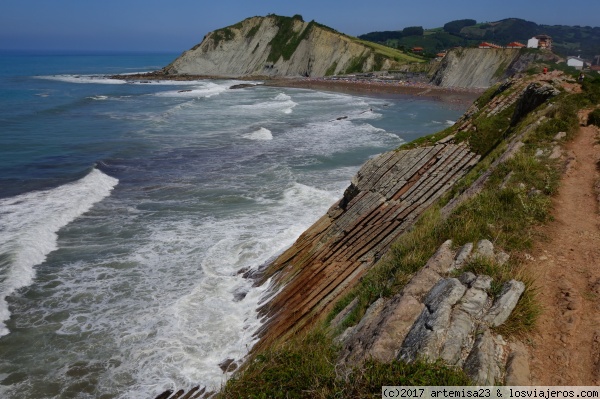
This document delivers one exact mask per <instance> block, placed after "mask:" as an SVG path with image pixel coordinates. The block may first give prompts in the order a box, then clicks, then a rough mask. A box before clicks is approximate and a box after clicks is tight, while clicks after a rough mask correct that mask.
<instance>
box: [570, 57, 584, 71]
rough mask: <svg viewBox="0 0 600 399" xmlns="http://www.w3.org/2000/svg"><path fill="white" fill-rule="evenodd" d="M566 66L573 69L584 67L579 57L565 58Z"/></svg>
mask: <svg viewBox="0 0 600 399" xmlns="http://www.w3.org/2000/svg"><path fill="white" fill-rule="evenodd" d="M567 65H568V66H571V67H575V68H576V69H583V67H584V66H585V61H584V60H582V59H581V58H579V57H569V58H567Z"/></svg>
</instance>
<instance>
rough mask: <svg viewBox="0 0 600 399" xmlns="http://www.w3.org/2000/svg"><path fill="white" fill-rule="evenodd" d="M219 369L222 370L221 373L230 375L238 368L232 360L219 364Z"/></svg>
mask: <svg viewBox="0 0 600 399" xmlns="http://www.w3.org/2000/svg"><path fill="white" fill-rule="evenodd" d="M219 367H220V368H221V370H223V373H230V372H232V371H235V370H236V369H237V368H238V365H237V363H236V362H235V360H234V359H225V360H223V361H222V362H221V363H219Z"/></svg>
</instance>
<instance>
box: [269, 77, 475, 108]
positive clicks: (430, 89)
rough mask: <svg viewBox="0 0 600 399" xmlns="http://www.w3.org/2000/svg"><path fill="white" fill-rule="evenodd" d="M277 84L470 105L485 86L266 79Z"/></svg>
mask: <svg viewBox="0 0 600 399" xmlns="http://www.w3.org/2000/svg"><path fill="white" fill-rule="evenodd" d="M265 85H267V86H274V87H294V88H304V89H313V90H325V91H334V92H342V93H347V94H397V95H400V96H416V97H425V98H429V99H434V100H439V101H443V102H447V103H456V104H461V105H465V104H471V103H472V102H473V101H475V100H476V99H477V98H478V97H479V96H480V95H481V93H483V91H484V90H485V89H480V88H460V87H453V88H448V87H439V86H435V85H431V84H428V83H424V82H407V81H399V80H391V79H390V80H384V79H372V78H355V77H336V78H328V77H326V78H278V79H269V80H266V81H265Z"/></svg>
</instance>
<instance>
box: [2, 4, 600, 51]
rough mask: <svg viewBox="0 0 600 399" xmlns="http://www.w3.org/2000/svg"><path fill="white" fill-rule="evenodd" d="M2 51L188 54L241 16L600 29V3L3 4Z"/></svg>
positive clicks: (394, 26) (370, 24) (358, 30)
mask: <svg viewBox="0 0 600 399" xmlns="http://www.w3.org/2000/svg"><path fill="white" fill-rule="evenodd" d="M0 10H1V11H0V49H22V50H34V49H35V50H92V51H104V50H115V51H126V50H138V51H176V52H177V51H183V50H186V49H188V48H190V47H192V46H193V45H195V44H197V43H199V42H200V41H202V38H203V37H204V35H205V34H206V33H208V32H210V31H212V30H214V29H217V28H221V27H224V26H228V25H232V24H234V23H236V22H238V21H241V20H242V19H244V18H247V17H251V16H255V15H266V14H267V13H275V14H279V15H289V16H291V15H294V14H301V15H302V16H303V17H304V20H305V21H309V20H312V19H314V20H316V21H317V22H320V23H323V24H325V25H328V26H331V27H332V28H335V29H337V30H338V31H340V32H344V33H347V34H350V35H359V34H362V33H367V32H371V31H374V30H399V29H402V28H404V27H407V26H423V27H424V28H434V27H440V26H442V25H443V24H444V23H446V22H449V21H451V20H455V19H464V18H472V19H475V20H477V21H478V22H486V21H497V20H499V19H503V18H510V17H518V18H523V19H527V20H529V21H533V22H536V23H538V24H548V25H581V26H585V25H590V26H600V1H599V0H570V1H564V0H561V1H559V0H546V1H540V0H501V1H499V0H492V1H488V0H479V1H473V0H411V1H405V0H378V1H368V0H363V1H356V0H344V1H338V0H334V1H325V0H302V1H294V0H288V1H286V0H209V1H207V0H160V1H159V0H2V4H1V7H0Z"/></svg>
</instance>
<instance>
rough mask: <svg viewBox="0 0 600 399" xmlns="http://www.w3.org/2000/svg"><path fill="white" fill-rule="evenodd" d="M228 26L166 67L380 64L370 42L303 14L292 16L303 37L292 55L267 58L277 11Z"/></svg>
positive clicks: (387, 62)
mask: <svg viewBox="0 0 600 399" xmlns="http://www.w3.org/2000/svg"><path fill="white" fill-rule="evenodd" d="M226 29H227V31H228V32H229V34H230V35H231V37H228V38H224V37H223V36H224V33H223V32H222V31H223V30H221V31H214V32H210V33H209V34H207V35H206V37H205V38H204V40H203V41H202V43H200V44H198V45H197V46H194V47H193V48H192V49H190V50H188V51H186V52H184V53H183V54H182V55H181V56H180V57H178V58H177V59H176V60H175V61H173V62H172V63H171V64H170V65H168V66H167V67H166V68H165V69H164V72H165V73H167V74H169V75H211V76H223V77H242V76H244V77H249V76H271V77H274V76H310V77H321V76H325V75H328V74H329V75H331V74H338V73H344V71H345V70H347V69H348V68H349V67H351V66H352V65H353V63H356V62H357V60H360V61H361V65H360V67H361V70H363V71H371V70H372V69H373V68H375V66H376V64H377V57H376V54H375V52H374V51H373V50H372V49H371V48H370V47H368V46H365V45H363V44H361V43H359V42H358V41H356V40H353V39H351V38H350V37H348V36H345V35H342V34H339V33H337V32H334V31H332V30H329V29H324V28H322V27H321V26H319V25H317V24H314V23H308V22H304V21H302V20H294V21H293V26H292V32H290V35H298V36H303V37H304V39H303V40H302V41H300V43H299V44H298V46H297V48H296V49H295V51H294V52H293V54H291V55H290V56H289V59H285V58H284V57H280V58H279V59H277V60H271V61H270V60H269V58H270V57H269V55H270V53H271V49H272V44H271V42H272V40H273V39H274V38H275V37H276V36H277V33H278V32H279V29H280V27H279V26H278V23H277V17H275V16H267V17H252V18H248V19H245V20H244V21H242V22H240V23H239V24H236V25H234V26H230V27H228V28H226ZM289 39H290V40H291V36H290V38H289ZM379 57H382V56H381V55H380V56H379ZM399 66H400V64H399V63H398V62H396V61H395V60H393V59H391V58H389V57H384V56H383V61H382V63H381V65H379V64H377V68H378V69H381V70H389V69H392V68H398V67H399Z"/></svg>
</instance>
